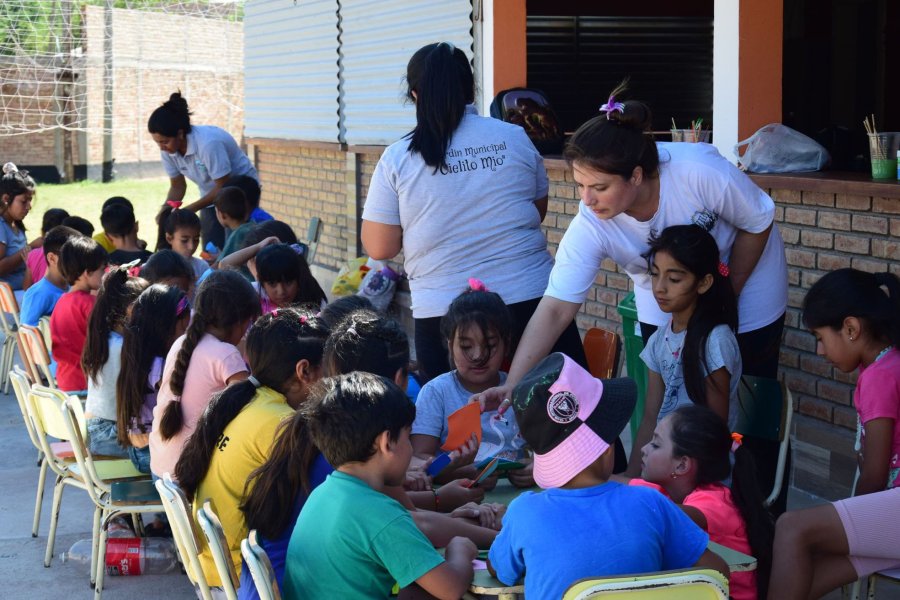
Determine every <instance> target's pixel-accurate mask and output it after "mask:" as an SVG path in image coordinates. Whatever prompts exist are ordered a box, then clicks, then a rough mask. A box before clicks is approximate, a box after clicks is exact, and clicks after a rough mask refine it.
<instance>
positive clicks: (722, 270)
mask: <svg viewBox="0 0 900 600" xmlns="http://www.w3.org/2000/svg"><path fill="white" fill-rule="evenodd" d="M729 273H731V270H730V269H729V268H728V265H726V264H725V263H723V262H722V261H721V260H720V261H719V275H721V276H722V277H728V274H729Z"/></svg>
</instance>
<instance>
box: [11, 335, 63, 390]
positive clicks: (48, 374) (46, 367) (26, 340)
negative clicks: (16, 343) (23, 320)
mask: <svg viewBox="0 0 900 600" xmlns="http://www.w3.org/2000/svg"><path fill="white" fill-rule="evenodd" d="M19 333H20V334H21V335H20V338H19V339H20V340H21V342H22V343H23V344H24V346H25V353H27V354H28V360H29V361H31V363H32V364H33V365H34V369H35V370H36V371H37V373H38V374H39V375H40V377H41V379H43V380H44V381H46V382H47V386H49V387H51V388H57V387H58V386H57V385H56V378H55V377H53V372H52V371H51V370H50V362H51V360H50V352H49V351H48V350H47V345H46V344H45V343H44V335H43V334H42V333H41V330H40V329H38V328H37V327H34V326H32V325H22V326H21V327H19Z"/></svg>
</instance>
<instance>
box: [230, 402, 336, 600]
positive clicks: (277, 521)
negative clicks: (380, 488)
mask: <svg viewBox="0 0 900 600" xmlns="http://www.w3.org/2000/svg"><path fill="white" fill-rule="evenodd" d="M333 470H334V469H333V468H332V467H331V465H329V464H328V461H326V460H325V458H324V457H323V456H322V454H321V453H320V452H319V450H318V449H317V448H316V447H315V446H314V445H313V443H312V438H311V437H310V436H309V432H308V431H307V428H306V419H305V418H304V417H303V416H302V415H301V414H300V413H298V414H296V415H295V416H294V417H293V418H291V419H286V420H285V421H283V422H282V423H281V425H280V426H279V428H278V433H277V434H276V438H275V442H274V443H273V444H272V452H271V454H270V455H269V458H268V460H267V461H266V462H265V463H263V465H262V466H261V467H259V468H258V469H256V470H255V471H253V473H251V474H250V478H249V479H248V480H247V487H248V488H250V493H249V494H248V495H247V497H246V498H245V499H244V502H243V504H242V505H241V510H242V511H243V512H244V517H245V518H246V519H247V530H248V531H252V530H254V529H255V530H256V532H257V534H258V536H259V541H260V544H261V545H262V547H263V549H264V550H265V551H266V554H267V555H268V557H269V562H271V563H272V569H273V570H274V571H275V579H276V580H277V581H278V585H279V587H280V586H281V582H282V579H283V578H284V564H285V556H286V555H287V549H288V543H289V542H290V541H291V534H292V533H293V531H294V524H295V523H296V522H297V517H299V516H300V509H301V508H303V504H304V503H305V502H306V499H307V498H308V497H309V494H310V492H312V491H313V490H314V489H315V488H316V487H318V486H319V484H321V483H322V482H323V481H325V478H326V477H328V475H329V474H330V473H331V472H332V471H333ZM238 598H239V599H240V600H250V599H254V600H258V598H259V593H258V592H257V590H256V585H255V584H254V583H253V578H252V577H251V575H250V569H248V568H247V566H246V564H245V565H244V566H243V568H241V587H240V589H238Z"/></svg>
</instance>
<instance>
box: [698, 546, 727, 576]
mask: <svg viewBox="0 0 900 600" xmlns="http://www.w3.org/2000/svg"><path fill="white" fill-rule="evenodd" d="M694 566H695V567H699V568H701V569H713V570H714V571H718V572H719V573H721V574H722V575H724V576H725V577H728V576H730V575H731V570H730V569H729V568H728V564H727V563H726V562H725V561H724V560H723V559H722V557H721V556H719V555H718V554H716V553H715V552H713V551H712V550H705V551H704V552H703V554H701V555H700V558H699V559H697V562H696V563H695V564H694Z"/></svg>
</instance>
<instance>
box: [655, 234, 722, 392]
mask: <svg viewBox="0 0 900 600" xmlns="http://www.w3.org/2000/svg"><path fill="white" fill-rule="evenodd" d="M648 243H649V245H650V249H649V250H648V252H647V254H645V255H644V257H645V258H646V259H647V264H648V265H650V270H651V271H652V270H653V260H654V257H655V256H656V254H658V253H659V252H665V253H667V254H668V255H669V256H671V257H672V258H673V259H675V260H676V261H677V262H679V263H680V264H682V265H683V266H684V267H685V268H686V269H687V270H688V271H690V273H691V274H692V275H694V277H696V278H697V279H698V280H700V279H703V278H704V277H706V276H707V275H711V276H712V281H713V282H712V286H711V287H710V288H709V289H708V290H707V291H706V293H704V294H700V295H699V297H698V298H697V306H696V308H695V309H694V314H692V315H691V318H690V319H689V320H688V324H687V333H685V335H684V344H683V346H682V351H681V363H682V367H683V369H682V370H683V372H684V386H685V388H686V389H687V392H688V396H689V397H690V399H691V400H693V401H694V402H696V403H697V404H702V405H704V406H706V368H705V365H706V364H707V363H706V341H707V339H708V338H709V334H710V333H711V332H712V330H713V329H715V328H716V327H717V326H718V325H727V326H728V327H729V328H730V329H731V330H732V331H734V332H736V331H737V325H738V309H737V298H736V297H735V295H734V288H732V287H731V282H730V281H729V280H728V279H727V278H726V277H725V276H724V275H722V274H721V273H720V272H719V262H720V261H719V247H718V246H717V245H716V240H715V239H714V238H713V236H712V235H710V234H709V232H707V231H706V230H705V229H704V228H703V227H700V226H699V225H673V226H672V227H666V228H665V229H663V230H662V232H661V233H660V234H659V235H657V236H651V237H650V239H649V240H648ZM726 391H727V390H726Z"/></svg>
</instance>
